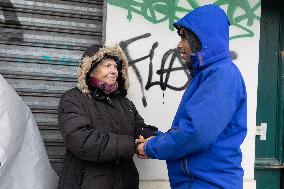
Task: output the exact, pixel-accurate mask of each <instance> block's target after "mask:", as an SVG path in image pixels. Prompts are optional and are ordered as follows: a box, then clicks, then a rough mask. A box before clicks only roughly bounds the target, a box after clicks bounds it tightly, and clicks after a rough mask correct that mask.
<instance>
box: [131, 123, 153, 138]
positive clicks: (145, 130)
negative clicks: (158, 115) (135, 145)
mask: <svg viewBox="0 0 284 189" xmlns="http://www.w3.org/2000/svg"><path fill="white" fill-rule="evenodd" d="M156 131H158V128H157V127H154V126H151V125H147V126H144V127H141V128H140V129H139V130H138V131H137V132H136V138H139V136H140V135H141V136H143V137H144V138H145V139H146V138H149V137H151V136H156V135H157V133H156Z"/></svg>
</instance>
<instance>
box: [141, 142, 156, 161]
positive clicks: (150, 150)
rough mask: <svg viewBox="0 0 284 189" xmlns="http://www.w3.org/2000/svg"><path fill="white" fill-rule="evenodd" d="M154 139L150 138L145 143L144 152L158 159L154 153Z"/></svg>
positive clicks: (151, 157)
mask: <svg viewBox="0 0 284 189" xmlns="http://www.w3.org/2000/svg"><path fill="white" fill-rule="evenodd" d="M154 140H155V138H154V139H151V140H149V141H148V142H147V143H146V144H145V145H144V152H145V154H146V155H147V156H148V157H149V158H150V159H156V157H155V156H154V153H153V141H154Z"/></svg>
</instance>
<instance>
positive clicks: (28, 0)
mask: <svg viewBox="0 0 284 189" xmlns="http://www.w3.org/2000/svg"><path fill="white" fill-rule="evenodd" d="M103 3H104V2H103V0H0V31H1V32H0V38H1V39H0V74H2V76H3V77H4V78H5V79H6V80H7V82H8V83H9V84H10V85H11V86H12V87H13V88H14V89H15V90H16V91H17V92H18V94H19V95H20V96H21V97H22V98H23V100H24V101H25V102H26V104H27V105H28V106H29V107H30V108H31V110H32V112H33V115H34V117H35V120H36V122H37V124H38V127H39V129H40V131H41V134H42V137H43V140H44V143H45V146H46V149H47V152H48V155H49V158H50V161H51V164H52V166H53V168H54V169H55V170H56V171H57V172H59V171H60V169H61V165H62V157H63V155H64V152H65V147H64V144H63V140H62V137H61V134H60V133H59V130H58V125H57V106H58V102H59V100H60V97H61V96H62V94H63V93H64V92H65V91H66V90H68V89H70V88H72V87H74V86H75V85H76V72H77V65H78V62H79V59H80V58H81V56H82V54H83V51H84V50H85V49H86V48H87V47H88V46H90V45H93V44H97V45H100V44H101V43H102V28H103Z"/></svg>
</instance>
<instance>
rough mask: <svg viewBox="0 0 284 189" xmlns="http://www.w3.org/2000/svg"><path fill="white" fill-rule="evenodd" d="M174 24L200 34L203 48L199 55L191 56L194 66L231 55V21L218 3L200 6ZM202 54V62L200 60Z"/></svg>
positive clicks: (177, 27) (176, 26) (178, 27)
mask: <svg viewBox="0 0 284 189" xmlns="http://www.w3.org/2000/svg"><path fill="white" fill-rule="evenodd" d="M173 25H174V27H175V28H176V29H178V30H179V29H180V28H181V27H183V28H186V29H189V30H191V31H193V32H194V33H195V34H196V35H197V36H198V38H199V40H200V42H201V44H202V49H201V51H200V52H198V55H196V56H193V57H191V59H192V61H193V66H194V67H196V66H197V65H198V66H204V65H208V64H212V63H214V62H216V61H217V60H220V59H223V58H225V57H228V56H230V53H229V25H230V23H229V20H228V18H227V16H226V13H225V12H224V11H223V10H222V9H221V8H220V7H218V6H216V5H205V6H202V7H199V8H197V9H195V10H193V11H191V12H190V13H188V14H186V15H185V16H184V17H183V18H181V19H180V20H178V21H177V22H175V23H174V24H173ZM198 56H199V58H198ZM200 56H201V58H202V62H200ZM197 62H198V64H197Z"/></svg>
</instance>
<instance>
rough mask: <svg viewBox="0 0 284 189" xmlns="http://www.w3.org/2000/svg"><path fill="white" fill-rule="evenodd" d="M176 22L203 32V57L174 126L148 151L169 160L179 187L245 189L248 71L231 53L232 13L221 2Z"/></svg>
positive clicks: (175, 188)
mask: <svg viewBox="0 0 284 189" xmlns="http://www.w3.org/2000/svg"><path fill="white" fill-rule="evenodd" d="M174 26H175V27H176V28H179V27H184V28H187V29H190V30H192V31H193V32H194V33H195V34H196V35H197V36H198V38H199V39H200V41H201V44H202V50H201V51H200V52H198V54H199V57H200V56H201V57H202V58H201V59H200V58H198V56H197V55H195V56H192V57H191V59H192V61H193V68H194V74H193V78H192V81H191V83H190V85H189V86H188V87H187V89H186V90H185V92H184V94H183V97H182V99H181V102H180V104H179V107H178V110H177V112H176V115H175V117H174V120H173V123H172V127H171V129H170V130H169V131H168V132H166V133H162V132H159V133H158V135H157V136H156V137H155V138H153V139H151V140H149V141H148V142H147V143H146V145H145V152H146V154H147V155H148V156H149V157H150V158H152V159H161V160H167V167H168V175H169V180H170V184H171V187H172V188H173V189H189V188H193V189H203V188H204V189H205V188H206V189H208V188H211V189H215V188H224V189H241V188H243V169H242V167H241V162H242V153H241V150H240V145H241V144H242V142H243V140H244V138H245V136H246V133H247V98H246V88H245V84H244V81H243V78H242V75H241V73H240V71H239V70H238V68H237V67H236V65H235V64H234V63H233V62H232V60H231V57H230V52H229V21H228V18H227V16H226V14H225V12H224V11H223V10H222V9H221V8H219V7H218V6H215V5H205V6H202V7H200V8H197V9H195V10H193V11H192V12H190V13H188V14H187V15H185V16H184V17H183V18H181V19H180V20H178V21H177V22H176V23H174Z"/></svg>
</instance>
